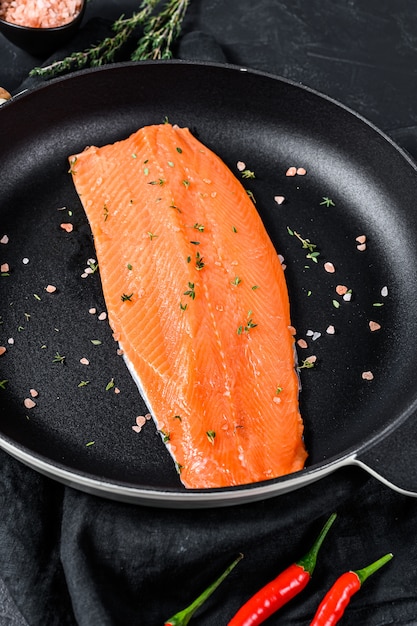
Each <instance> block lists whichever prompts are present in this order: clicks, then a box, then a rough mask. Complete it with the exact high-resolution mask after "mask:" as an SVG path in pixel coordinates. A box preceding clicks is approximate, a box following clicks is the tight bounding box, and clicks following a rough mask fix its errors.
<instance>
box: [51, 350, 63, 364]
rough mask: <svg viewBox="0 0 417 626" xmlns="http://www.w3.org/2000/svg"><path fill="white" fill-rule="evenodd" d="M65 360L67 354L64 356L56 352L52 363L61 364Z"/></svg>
mask: <svg viewBox="0 0 417 626" xmlns="http://www.w3.org/2000/svg"><path fill="white" fill-rule="evenodd" d="M64 361H65V356H62V355H61V354H59V352H56V353H55V356H54V358H53V360H52V363H61V365H63V364H64Z"/></svg>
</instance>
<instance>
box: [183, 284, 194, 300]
mask: <svg viewBox="0 0 417 626" xmlns="http://www.w3.org/2000/svg"><path fill="white" fill-rule="evenodd" d="M188 287H189V289H188V290H187V291H184V294H183V295H184V296H189V297H190V298H191V299H192V300H194V298H195V290H194V283H188Z"/></svg>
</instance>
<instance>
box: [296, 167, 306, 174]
mask: <svg viewBox="0 0 417 626" xmlns="http://www.w3.org/2000/svg"><path fill="white" fill-rule="evenodd" d="M297 174H298V176H305V175H306V174H307V170H305V169H304V167H297Z"/></svg>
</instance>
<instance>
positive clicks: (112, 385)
mask: <svg viewBox="0 0 417 626" xmlns="http://www.w3.org/2000/svg"><path fill="white" fill-rule="evenodd" d="M113 387H114V378H112V379H111V380H109V382H108V383H107V385H106V391H110V389H113Z"/></svg>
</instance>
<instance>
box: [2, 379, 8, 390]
mask: <svg viewBox="0 0 417 626" xmlns="http://www.w3.org/2000/svg"><path fill="white" fill-rule="evenodd" d="M8 382H9V381H8V380H0V389H6V385H7V383H8Z"/></svg>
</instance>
